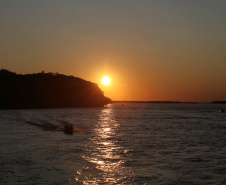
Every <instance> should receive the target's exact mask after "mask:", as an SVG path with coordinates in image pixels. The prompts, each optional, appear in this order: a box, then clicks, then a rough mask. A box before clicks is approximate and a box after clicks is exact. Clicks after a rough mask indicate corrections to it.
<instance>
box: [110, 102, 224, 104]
mask: <svg viewBox="0 0 226 185" xmlns="http://www.w3.org/2000/svg"><path fill="white" fill-rule="evenodd" d="M112 103H172V104H180V103H181V104H199V103H212V104H226V101H212V102H181V101H112Z"/></svg>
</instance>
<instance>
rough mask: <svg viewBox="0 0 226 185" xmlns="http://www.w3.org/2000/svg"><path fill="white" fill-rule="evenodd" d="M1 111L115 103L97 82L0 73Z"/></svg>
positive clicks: (2, 71) (64, 77)
mask: <svg viewBox="0 0 226 185" xmlns="http://www.w3.org/2000/svg"><path fill="white" fill-rule="evenodd" d="M0 99H1V100H0V109H34V108H74V107H103V106H105V105H107V104H109V103H111V102H112V100H111V99H110V98H108V97H105V96H104V92H103V91H102V90H101V89H100V88H99V87H98V85H97V84H96V83H93V82H90V81H86V80H84V79H81V78H78V77H74V76H66V75H63V74H59V73H45V72H44V71H42V72H40V73H33V74H24V75H23V74H16V73H14V72H11V71H9V70H6V69H1V70H0Z"/></svg>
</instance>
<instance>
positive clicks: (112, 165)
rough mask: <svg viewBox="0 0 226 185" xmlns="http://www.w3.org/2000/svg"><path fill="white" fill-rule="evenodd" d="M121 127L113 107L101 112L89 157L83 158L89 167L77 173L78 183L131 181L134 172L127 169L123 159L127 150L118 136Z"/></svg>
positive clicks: (88, 152) (89, 147) (88, 149)
mask: <svg viewBox="0 0 226 185" xmlns="http://www.w3.org/2000/svg"><path fill="white" fill-rule="evenodd" d="M119 126H120V125H119V124H118V123H117V122H116V121H115V119H114V113H113V110H112V108H111V107H109V108H105V109H102V110H101V112H100V113H99V121H98V123H97V124H96V125H95V129H94V133H93V137H92V138H91V142H90V143H89V146H87V154H88V155H84V156H83V159H85V160H86V161H87V162H88V166H87V167H86V170H85V169H82V170H81V171H79V172H77V174H78V177H77V179H76V180H77V181H79V182H80V183H82V184H99V183H101V184H102V183H104V184H105V183H107V184H118V183H122V182H125V179H130V178H129V177H130V176H131V175H132V172H131V171H130V169H129V168H128V167H125V165H124V163H125V159H124V157H123V155H124V154H125V153H126V151H127V150H125V149H124V148H123V147H122V146H121V145H120V142H119V141H118V136H117V134H116V130H117V129H118V127H119ZM130 182H131V181H130Z"/></svg>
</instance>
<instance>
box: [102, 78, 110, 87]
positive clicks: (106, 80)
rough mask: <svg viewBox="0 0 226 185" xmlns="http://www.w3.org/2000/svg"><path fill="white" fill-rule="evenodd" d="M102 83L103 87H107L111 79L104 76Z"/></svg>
mask: <svg viewBox="0 0 226 185" xmlns="http://www.w3.org/2000/svg"><path fill="white" fill-rule="evenodd" d="M102 83H103V84H104V85H109V84H110V83H111V79H110V78H109V77H107V76H105V77H103V78H102Z"/></svg>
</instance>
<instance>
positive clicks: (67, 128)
mask: <svg viewBox="0 0 226 185" xmlns="http://www.w3.org/2000/svg"><path fill="white" fill-rule="evenodd" d="M63 131H64V133H65V134H70V135H72V134H73V125H72V124H65V125H64V130H63Z"/></svg>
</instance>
